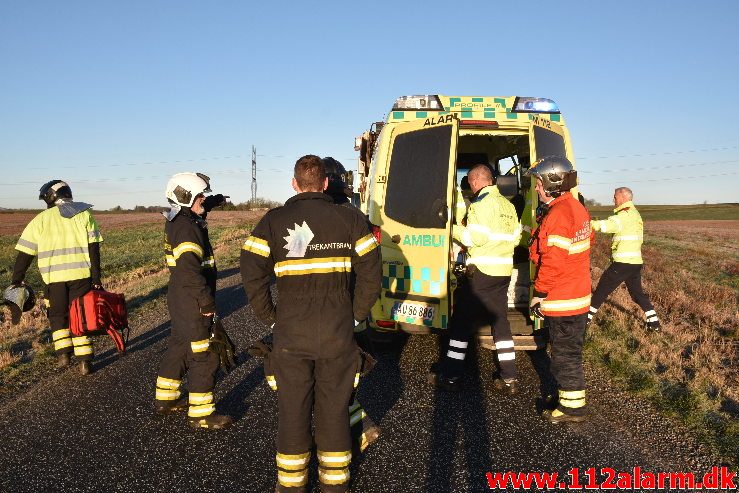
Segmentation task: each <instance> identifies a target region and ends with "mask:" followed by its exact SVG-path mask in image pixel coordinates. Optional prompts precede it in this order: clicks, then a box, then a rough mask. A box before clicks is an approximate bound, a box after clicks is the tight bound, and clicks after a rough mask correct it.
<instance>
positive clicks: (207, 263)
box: [200, 256, 216, 267]
mask: <svg viewBox="0 0 739 493" xmlns="http://www.w3.org/2000/svg"><path fill="white" fill-rule="evenodd" d="M200 265H202V266H203V267H212V266H214V265H216V259H215V258H214V257H212V256H211V257H205V260H203V261H202V262H201V263H200Z"/></svg>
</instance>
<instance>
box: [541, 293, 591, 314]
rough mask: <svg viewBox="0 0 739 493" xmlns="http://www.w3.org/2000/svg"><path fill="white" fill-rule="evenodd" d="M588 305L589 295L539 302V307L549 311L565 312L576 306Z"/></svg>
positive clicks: (583, 306)
mask: <svg viewBox="0 0 739 493" xmlns="http://www.w3.org/2000/svg"><path fill="white" fill-rule="evenodd" d="M586 306H590V295H587V296H584V297H582V298H573V299H570V300H552V301H550V300H547V299H545V300H544V301H542V302H541V309H542V310H544V311H550V312H558V311H559V312H566V311H569V310H574V309H577V308H585V307H586Z"/></svg>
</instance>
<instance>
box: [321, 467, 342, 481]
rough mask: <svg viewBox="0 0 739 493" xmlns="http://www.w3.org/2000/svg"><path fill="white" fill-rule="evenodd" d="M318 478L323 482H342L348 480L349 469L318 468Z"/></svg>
mask: <svg viewBox="0 0 739 493" xmlns="http://www.w3.org/2000/svg"><path fill="white" fill-rule="evenodd" d="M318 479H319V481H321V483H323V484H343V483H346V482H347V481H349V469H338V470H332V469H323V468H320V467H319V468H318Z"/></svg>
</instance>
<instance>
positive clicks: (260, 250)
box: [241, 236, 270, 257]
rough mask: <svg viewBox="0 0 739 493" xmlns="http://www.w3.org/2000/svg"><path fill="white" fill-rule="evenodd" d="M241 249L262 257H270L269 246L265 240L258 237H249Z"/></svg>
mask: <svg viewBox="0 0 739 493" xmlns="http://www.w3.org/2000/svg"><path fill="white" fill-rule="evenodd" d="M241 249H242V250H246V251H247V252H252V253H256V254H257V255H261V256H262V257H269V254H270V249H269V244H268V243H267V242H266V241H265V240H263V239H261V238H257V237H256V236H250V237H248V238H247V239H246V241H245V242H244V245H243V246H242V247H241Z"/></svg>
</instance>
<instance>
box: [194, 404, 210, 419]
mask: <svg viewBox="0 0 739 493" xmlns="http://www.w3.org/2000/svg"><path fill="white" fill-rule="evenodd" d="M215 410H216V405H215V404H206V405H204V406H194V405H190V408H189V409H188V410H187V415H188V416H189V417H191V418H202V417H203V416H208V415H210V414H213V412H214V411H215Z"/></svg>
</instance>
